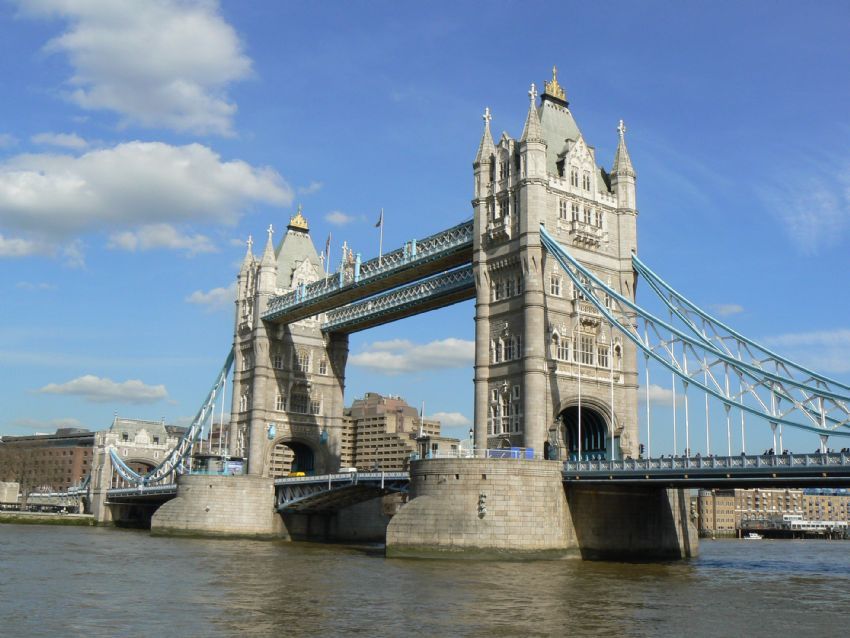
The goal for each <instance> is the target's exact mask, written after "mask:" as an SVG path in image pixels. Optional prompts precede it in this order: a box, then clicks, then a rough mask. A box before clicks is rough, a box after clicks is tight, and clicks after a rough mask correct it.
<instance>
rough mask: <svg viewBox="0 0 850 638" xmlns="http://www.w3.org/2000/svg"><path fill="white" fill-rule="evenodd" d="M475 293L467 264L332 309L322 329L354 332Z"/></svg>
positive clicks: (467, 297)
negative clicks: (442, 301)
mask: <svg viewBox="0 0 850 638" xmlns="http://www.w3.org/2000/svg"><path fill="white" fill-rule="evenodd" d="M464 293H466V294H464ZM473 296H475V279H474V277H473V275H472V266H464V267H463V268H458V269H457V270H451V271H449V272H445V273H440V274H439V275H435V276H433V277H429V278H427V279H423V280H421V281H418V282H416V283H414V284H411V285H409V286H404V287H402V288H397V289H395V290H391V291H390V292H387V293H384V294H382V295H377V296H375V297H371V298H369V299H365V300H363V301H359V302H357V303H352V304H348V305H346V306H343V307H341V308H337V309H335V310H330V311H328V312H327V314H326V315H325V322H324V323H323V324H322V330H323V331H325V332H355V331H356V330H360V329H363V328H365V327H372V326H374V325H377V324H379V323H384V322H385V321H387V320H393V319H395V318H397V317H399V316H410V315H412V314H416V313H417V312H423V311H424V310H433V309H434V308H438V307H443V306H444V305H450V304H452V303H457V302H459V301H464V300H466V299H471V298H472V297H473ZM440 300H446V301H447V303H445V304H442V303H440ZM382 319H383V320H384V321H382Z"/></svg>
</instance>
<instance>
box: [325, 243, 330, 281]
mask: <svg viewBox="0 0 850 638" xmlns="http://www.w3.org/2000/svg"><path fill="white" fill-rule="evenodd" d="M330 264H331V234H330V233H328V241H326V242H325V273H326V274H327V273H329V272H330V270H331V266H330Z"/></svg>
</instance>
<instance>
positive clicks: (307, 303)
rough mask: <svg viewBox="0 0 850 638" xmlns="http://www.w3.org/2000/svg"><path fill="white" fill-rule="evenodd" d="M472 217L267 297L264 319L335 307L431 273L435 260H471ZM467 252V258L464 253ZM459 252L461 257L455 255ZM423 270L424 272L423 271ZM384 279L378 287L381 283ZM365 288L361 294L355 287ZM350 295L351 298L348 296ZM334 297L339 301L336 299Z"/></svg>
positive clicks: (292, 317) (283, 319)
mask: <svg viewBox="0 0 850 638" xmlns="http://www.w3.org/2000/svg"><path fill="white" fill-rule="evenodd" d="M472 234H473V228H472V221H466V222H463V223H461V224H458V225H457V226H453V227H452V228H449V229H446V230H443V231H440V232H439V233H435V234H434V235H431V236H429V237H426V238H424V239H419V240H413V241H410V242H407V243H406V244H405V245H404V246H403V247H402V248H399V249H397V250H394V251H391V252H389V253H387V254H385V255H381V256H380V257H376V258H374V259H370V260H369V261H367V262H363V263H360V262H359V261H358V262H357V264H355V266H356V267H355V268H353V269H352V270H351V271H350V272H348V271H346V270H344V269H342V270H340V271H339V272H338V273H336V274H334V275H332V276H329V277H326V278H324V279H320V280H319V281H315V282H313V283H311V284H308V285H305V286H302V287H300V288H298V289H296V290H292V291H290V292H287V293H286V294H283V295H280V296H277V297H273V298H272V299H270V300H269V305H268V308H267V310H266V313H265V314H264V315H263V317H262V318H263V320H264V321H273V322H278V323H288V322H290V321H297V320H298V319H301V318H304V317H308V316H311V315H315V314H318V313H319V312H323V311H325V310H327V309H330V308H333V307H338V306H340V305H342V304H343V303H347V302H349V301H352V300H354V299H357V298H362V297H363V296H366V295H372V294H375V293H377V292H381V291H383V290H387V289H388V288H393V287H396V286H398V285H400V284H405V283H408V282H411V281H415V280H417V279H421V278H422V277H424V276H426V275H428V274H431V273H432V272H433V269H431V270H430V271H428V270H427V267H428V266H429V265H432V264H433V263H434V262H439V261H443V260H446V259H453V261H452V262H451V263H450V264H449V267H454V266H457V265H459V264H460V263H463V262H465V261H471V250H472ZM466 252H469V253H470V254H469V259H468V260H467V259H466V257H465V256H463V255H465V253H466ZM458 255H460V256H461V257H459V258H458ZM423 271H424V272H423ZM382 282H383V283H385V284H386V285H384V286H383V287H381V283H382ZM362 289H365V293H364V294H359V293H358V291H360V290H362ZM348 297H350V298H348ZM336 299H341V300H342V301H340V302H338V303H335V300H336Z"/></svg>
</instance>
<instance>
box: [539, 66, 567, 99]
mask: <svg viewBox="0 0 850 638" xmlns="http://www.w3.org/2000/svg"><path fill="white" fill-rule="evenodd" d="M544 87H545V91H544V92H545V93H546V94H547V95H551V96H552V97H554V98H557V99H559V100H562V101H564V102H566V101H567V94H566V92H565V91H564V89H563V87H561V85H560V84H558V67H557V66H553V67H552V81H551V82H546V83H545V85H544Z"/></svg>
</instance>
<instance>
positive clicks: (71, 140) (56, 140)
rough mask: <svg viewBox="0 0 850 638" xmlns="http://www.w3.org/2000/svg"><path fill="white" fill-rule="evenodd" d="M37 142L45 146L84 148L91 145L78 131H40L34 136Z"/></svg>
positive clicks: (34, 140) (33, 138) (33, 139)
mask: <svg viewBox="0 0 850 638" xmlns="http://www.w3.org/2000/svg"><path fill="white" fill-rule="evenodd" d="M32 141H33V142H34V143H35V144H43V145H45V146H60V147H62V148H73V149H82V148H85V147H86V146H88V145H89V143H88V142H86V141H85V140H84V139H83V138H82V137H80V136H79V135H77V134H76V133H39V134H38V135H33V136H32Z"/></svg>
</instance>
